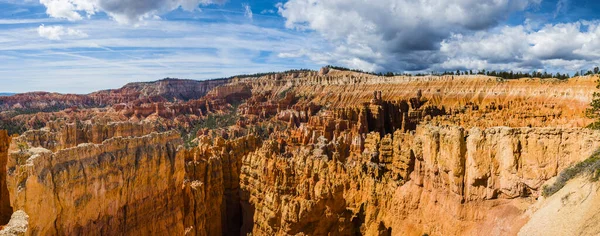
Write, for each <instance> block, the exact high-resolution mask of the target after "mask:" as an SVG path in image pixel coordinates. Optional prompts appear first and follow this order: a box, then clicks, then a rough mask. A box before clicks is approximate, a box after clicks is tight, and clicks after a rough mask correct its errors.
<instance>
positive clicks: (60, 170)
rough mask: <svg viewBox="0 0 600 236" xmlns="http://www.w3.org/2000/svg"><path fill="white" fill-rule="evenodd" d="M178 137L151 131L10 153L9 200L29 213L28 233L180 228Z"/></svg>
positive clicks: (144, 231) (171, 231)
mask: <svg viewBox="0 0 600 236" xmlns="http://www.w3.org/2000/svg"><path fill="white" fill-rule="evenodd" d="M180 142H181V141H180V138H179V135H178V134H176V133H172V132H171V133H162V134H157V133H153V134H149V135H146V136H142V137H131V138H126V137H115V138H111V139H107V140H104V141H103V142H102V143H101V144H82V145H78V146H76V147H71V148H66V149H61V150H58V151H56V152H52V151H50V150H48V149H44V148H42V147H34V148H31V149H29V150H23V151H21V150H20V151H15V152H12V153H11V154H10V158H9V161H8V164H7V167H6V168H7V170H8V178H7V182H8V189H9V191H10V193H11V194H10V202H11V205H12V207H13V208H14V209H15V210H23V211H25V212H26V213H27V214H28V215H29V232H30V234H32V235H59V234H60V235H62V234H68V235H73V234H82V233H85V234H96V235H102V234H118V233H126V234H137V235H148V234H183V231H184V229H183V225H182V224H180V222H182V221H183V211H182V209H181V207H182V206H183V197H182V194H181V187H180V186H181V185H182V184H183V178H184V172H183V171H182V170H183V164H184V163H183V160H178V159H177V158H176V155H177V151H176V148H177V146H178V145H179V144H180ZM148 222H160V223H159V224H148Z"/></svg>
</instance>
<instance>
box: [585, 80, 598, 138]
mask: <svg viewBox="0 0 600 236" xmlns="http://www.w3.org/2000/svg"><path fill="white" fill-rule="evenodd" d="M596 88H597V89H600V81H598V85H596ZM590 106H591V107H590V108H588V109H587V110H586V116H587V117H589V118H592V119H595V120H596V121H594V122H593V123H591V124H589V125H588V128H590V129H600V93H599V92H595V93H594V98H593V99H592V102H591V103H590Z"/></svg>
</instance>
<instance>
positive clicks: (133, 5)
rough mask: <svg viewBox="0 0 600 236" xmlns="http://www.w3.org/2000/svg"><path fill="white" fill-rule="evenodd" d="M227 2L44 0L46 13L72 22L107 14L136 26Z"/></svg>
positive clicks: (200, 0) (183, 0)
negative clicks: (167, 14) (180, 11)
mask: <svg viewBox="0 0 600 236" xmlns="http://www.w3.org/2000/svg"><path fill="white" fill-rule="evenodd" d="M226 1H227V0H40V3H41V4H43V5H44V6H45V7H46V13H47V14H48V15H49V16H51V17H55V18H63V19H67V20H70V21H76V20H81V19H83V16H82V14H85V16H87V17H90V16H92V15H94V14H96V13H98V12H105V13H106V14H107V15H109V16H110V17H111V18H113V19H114V20H116V21H117V22H119V23H123V24H132V23H137V22H139V21H141V20H144V19H148V18H153V17H155V16H157V15H159V14H162V13H165V12H169V11H173V10H175V9H177V8H182V9H184V10H186V11H193V10H195V9H196V8H197V7H198V6H199V5H210V4H223V3H225V2H226Z"/></svg>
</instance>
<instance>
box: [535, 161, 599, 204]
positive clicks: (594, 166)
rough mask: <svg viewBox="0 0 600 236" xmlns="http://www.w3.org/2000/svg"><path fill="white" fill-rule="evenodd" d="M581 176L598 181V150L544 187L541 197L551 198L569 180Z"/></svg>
mask: <svg viewBox="0 0 600 236" xmlns="http://www.w3.org/2000/svg"><path fill="white" fill-rule="evenodd" d="M581 175H590V176H591V180H592V181H594V182H596V181H598V179H599V178H600V150H597V151H596V152H594V154H592V156H591V157H590V158H588V159H586V160H585V161H582V162H580V163H578V164H576V165H574V166H571V167H569V168H567V169H565V170H563V171H562V172H561V173H560V175H559V176H558V177H557V179H556V181H554V183H553V184H552V185H547V186H544V190H543V191H542V195H544V197H548V196H552V194H554V193H556V192H558V191H559V190H561V189H562V188H563V187H564V186H565V185H566V184H567V182H568V181H569V180H571V179H573V178H575V177H577V176H581Z"/></svg>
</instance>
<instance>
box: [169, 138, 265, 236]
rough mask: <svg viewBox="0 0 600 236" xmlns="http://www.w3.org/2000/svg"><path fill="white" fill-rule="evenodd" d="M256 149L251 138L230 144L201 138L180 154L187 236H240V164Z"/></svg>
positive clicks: (235, 140)
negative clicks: (183, 168) (195, 145)
mask: <svg viewBox="0 0 600 236" xmlns="http://www.w3.org/2000/svg"><path fill="white" fill-rule="evenodd" d="M259 146H260V143H259V140H258V139H257V138H256V137H254V136H252V135H250V136H245V137H242V138H238V139H233V140H224V139H222V138H217V139H211V138H210V137H208V136H201V137H199V138H198V146H197V147H195V148H193V149H191V150H181V152H180V154H181V155H182V157H181V158H183V159H184V160H185V171H186V178H185V184H184V195H185V204H186V207H185V209H186V212H185V217H186V218H185V228H186V234H189V235H240V228H241V225H242V218H243V216H242V211H241V202H240V194H239V191H240V170H241V164H242V161H241V160H242V159H243V158H244V156H246V155H248V154H249V153H251V152H253V151H254V150H256V149H257V148H258V147H259Z"/></svg>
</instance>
